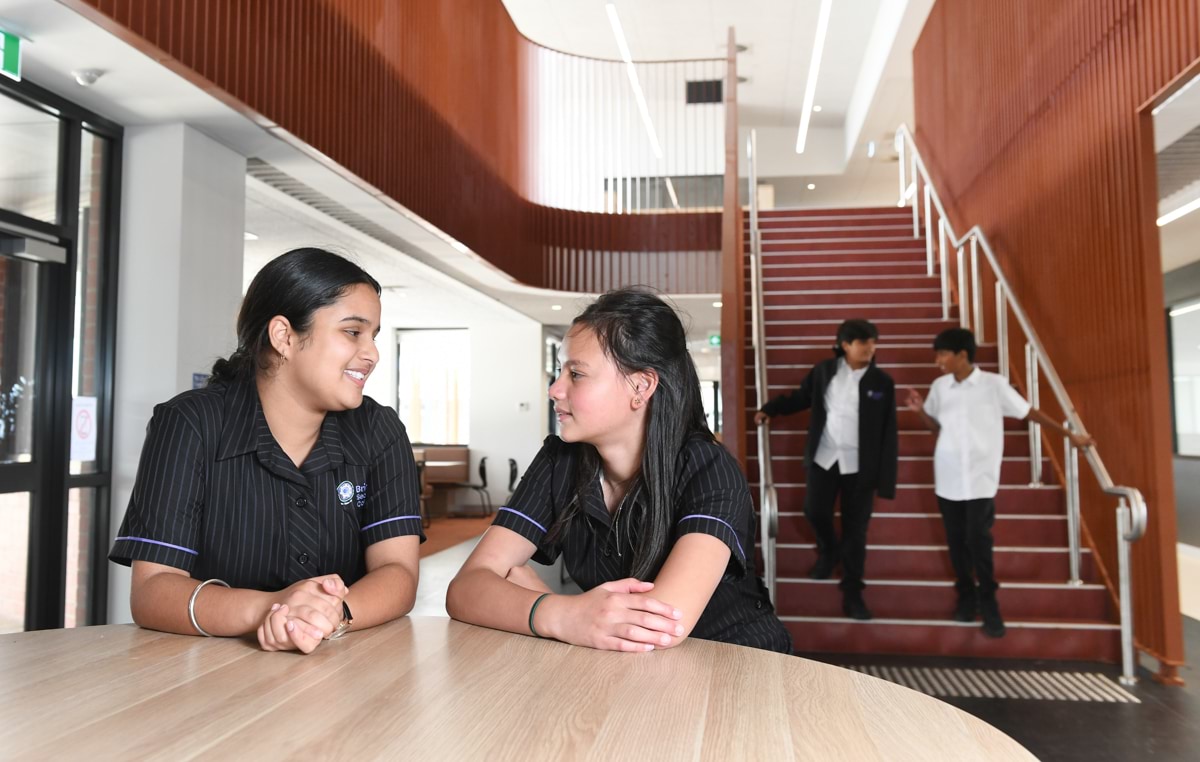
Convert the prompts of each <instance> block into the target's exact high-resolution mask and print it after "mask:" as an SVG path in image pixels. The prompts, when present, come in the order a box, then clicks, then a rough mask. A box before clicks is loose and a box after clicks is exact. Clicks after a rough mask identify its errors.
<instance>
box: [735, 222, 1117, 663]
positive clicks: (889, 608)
mask: <svg viewBox="0 0 1200 762" xmlns="http://www.w3.org/2000/svg"><path fill="white" fill-rule="evenodd" d="M759 229H760V230H761V231H762V242H763V305H764V316H765V328H766V337H767V364H768V372H767V382H768V385H769V387H770V392H769V393H770V395H771V396H772V397H773V396H775V395H777V394H780V393H783V392H785V391H788V390H790V389H793V388H795V387H796V386H797V385H799V383H800V381H801V379H803V377H804V374H805V373H807V372H808V370H809V369H810V368H811V367H812V366H813V365H814V364H816V363H817V362H819V361H821V360H823V359H825V358H827V357H829V356H830V355H831V348H832V346H833V336H834V334H835V332H836V330H837V326H838V324H839V323H841V321H843V320H846V319H848V318H855V317H857V318H866V319H868V320H871V321H872V322H874V323H875V324H876V325H877V326H878V328H879V331H880V334H881V336H880V340H879V350H878V354H877V356H876V357H877V362H878V364H879V365H880V367H882V368H883V369H884V370H886V371H887V372H888V373H890V374H891V375H892V377H893V378H894V379H895V380H896V387H897V403H898V404H899V405H900V406H901V409H900V411H899V416H898V418H899V427H900V486H899V488H898V489H897V495H896V499H895V500H894V501H892V500H877V501H876V503H875V513H874V516H873V518H872V520H871V526H870V530H869V532H868V536H867V545H868V549H867V564H866V581H867V590H866V591H865V598H866V601H867V605H868V606H870V608H871V609H872V611H873V612H874V614H875V619H874V620H872V621H869V622H858V621H854V620H851V619H847V618H845V617H844V616H843V615H842V611H841V594H840V591H839V590H838V588H837V581H838V580H837V578H836V574H835V578H834V579H831V580H821V581H816V580H810V579H808V577H807V576H806V575H807V573H808V570H809V568H810V567H811V566H812V564H813V562H814V560H815V558H816V553H815V548H814V543H813V533H812V530H811V528H810V527H809V525H808V522H807V521H806V520H805V518H804V514H803V510H804V508H803V506H804V481H805V477H804V465H803V457H804V448H805V441H806V438H807V433H806V432H807V429H808V414H807V413H801V414H798V415H793V416H787V417H782V418H776V419H775V420H774V421H772V425H771V449H772V454H773V458H774V460H773V468H774V478H775V484H776V487H777V489H778V493H779V510H780V516H779V536H778V538H777V557H776V561H777V569H778V574H777V576H778V581H777V592H776V597H777V599H778V600H777V608H778V610H779V614H780V616H781V617H782V618H783V619H784V621H785V622H786V623H787V625H788V628H789V629H790V630H791V632H792V637H793V639H794V640H795V644H796V650H797V651H798V652H801V653H803V652H813V651H828V652H843V653H892V654H927V655H952V656H980V657H1013V658H1026V659H1028V658H1048V659H1098V660H1106V661H1115V660H1116V659H1117V658H1118V654H1119V651H1118V649H1119V645H1120V634H1119V629H1118V627H1117V625H1116V624H1115V621H1116V619H1115V615H1114V612H1113V611H1112V610H1111V609H1112V606H1111V604H1110V599H1109V596H1108V593H1107V591H1106V590H1105V588H1104V586H1103V585H1102V584H1101V583H1100V578H1099V576H1098V575H1097V573H1096V570H1095V567H1094V565H1093V563H1092V558H1091V553H1090V551H1089V550H1087V549H1086V548H1085V550H1084V551H1083V557H1082V575H1081V576H1082V579H1083V582H1084V584H1083V585H1080V586H1072V585H1070V584H1069V583H1068V581H1067V580H1068V577H1069V571H1068V568H1069V566H1068V553H1067V519H1066V502H1065V499H1064V494H1063V491H1062V489H1061V488H1060V487H1059V486H1057V485H1054V484H1047V485H1045V486H1040V487H1031V486H1029V479H1030V463H1029V437H1028V433H1027V429H1026V428H1025V427H1024V426H1023V425H1021V424H1020V422H1017V421H1010V422H1009V424H1008V431H1007V433H1006V436H1005V460H1004V465H1003V468H1002V469H1001V482H1002V486H1001V488H1000V494H999V495H998V496H997V498H996V514H997V516H996V524H995V528H994V535H995V538H996V549H995V562H996V573H997V577H998V579H999V580H1000V583H1001V590H1000V593H999V598H1000V606H1001V611H1002V612H1003V613H1004V616H1005V619H1006V622H1007V625H1008V634H1007V635H1006V636H1005V637H1004V638H1001V639H997V640H993V639H991V638H988V637H985V636H984V635H983V633H982V632H981V631H980V629H979V624H978V623H976V624H970V625H968V624H962V623H958V622H954V621H952V620H951V619H950V612H951V611H952V610H953V608H954V602H955V597H954V588H953V584H952V579H953V574H952V571H951V568H950V559H949V557H948V555H947V553H946V547H945V533H944V532H943V530H942V523H941V516H940V515H939V514H938V508H937V501H936V500H935V498H934V493H933V457H932V456H933V446H934V438H933V435H932V434H930V433H929V432H927V431H926V430H925V429H924V427H923V426H921V424H920V422H919V420H918V418H917V416H916V415H914V414H913V413H911V412H909V411H908V410H906V409H904V407H903V406H904V401H905V399H906V398H907V390H908V388H916V389H917V390H918V391H920V392H921V394H922V395H925V394H926V393H927V392H928V389H929V385H930V384H931V383H932V382H933V380H934V379H935V378H936V377H937V375H938V370H937V368H936V367H935V366H934V364H933V350H932V348H931V345H932V343H933V337H934V336H935V335H936V334H937V333H938V332H939V331H941V330H943V329H944V328H949V327H953V326H955V325H957V324H958V323H957V314H955V313H952V314H951V320H948V321H947V320H943V319H942V307H941V290H940V289H941V286H940V281H939V279H938V278H937V277H928V276H927V275H926V260H925V241H924V239H923V238H914V237H913V226H912V216H911V213H910V212H909V210H907V209H905V210H900V209H896V208H894V207H893V208H883V209H830V210H803V211H799V210H777V211H767V212H760V214H759ZM746 245H747V248H749V246H750V238H749V226H748V222H747V229H746ZM748 278H749V272H747V281H746V288H747V303H749V280H748ZM746 321H747V335H749V334H750V331H749V322H750V314H749V311H747V313H746ZM977 362H978V364H979V365H980V366H981V367H982V368H984V369H985V370H991V371H996V370H997V356H996V348H995V346H984V347H981V348H980V352H979V355H978V357H977ZM745 367H746V376H745V380H746V384H747V389H748V390H749V391H748V395H747V399H748V400H750V401H751V403H752V402H753V400H754V391H753V390H754V356H753V353H752V350H750V349H746V350H745ZM753 412H754V411H753V409H747V410H746V411H744V414H745V416H746V421H747V432H748V433H747V439H746V446H747V452H748V453H749V459H748V462H747V466H748V469H747V470H748V473H749V474H750V477H751V483H752V485H755V484H756V482H757V478H758V462H757V441H756V435H755V427H754V424H753V421H752V416H753ZM1043 474H1044V477H1043V478H1044V479H1046V480H1047V481H1052V480H1053V471H1052V470H1051V469H1050V467H1049V463H1048V461H1047V462H1046V463H1044V464H1043ZM754 491H755V498H756V499H757V488H756V487H755V489H754Z"/></svg>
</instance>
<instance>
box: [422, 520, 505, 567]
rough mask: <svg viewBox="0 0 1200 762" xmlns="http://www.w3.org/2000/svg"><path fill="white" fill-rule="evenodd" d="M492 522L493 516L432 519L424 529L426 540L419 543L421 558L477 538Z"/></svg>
mask: <svg viewBox="0 0 1200 762" xmlns="http://www.w3.org/2000/svg"><path fill="white" fill-rule="evenodd" d="M493 521H495V516H481V517H471V518H442V519H433V520H432V521H430V523H429V526H428V527H426V528H425V538H426V539H425V542H423V543H421V554H420V555H421V558H427V557H428V556H431V555H433V554H434V553H439V552H441V551H443V550H446V549H447V548H453V547H454V546H455V545H461V544H462V543H464V542H466V541H467V540H471V539H474V538H477V537H479V536H480V535H482V534H483V533H484V532H486V531H487V528H488V527H490V526H491V525H492V522H493Z"/></svg>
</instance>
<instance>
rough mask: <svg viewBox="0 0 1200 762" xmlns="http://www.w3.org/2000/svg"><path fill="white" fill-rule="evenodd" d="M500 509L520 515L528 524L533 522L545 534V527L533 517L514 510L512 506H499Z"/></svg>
mask: <svg viewBox="0 0 1200 762" xmlns="http://www.w3.org/2000/svg"><path fill="white" fill-rule="evenodd" d="M500 510H502V511H508V512H509V513H515V514H517V515H518V516H520V517H521V518H523V519H525V520H526V521H528V522H529V523H530V524H533V525H534V526H535V527H537V528H538V529H540V530H542V534H545V533H546V532H547V531H548V530H547V529H546V527H544V526H542V525H541V524H539V523H537V522H536V521H534V520H533V519H531V518H529V517H528V516H526V515H525V514H523V513H521V512H520V511H518V510H515V509H513V508H505V507H501V508H500Z"/></svg>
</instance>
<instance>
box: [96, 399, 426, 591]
mask: <svg viewBox="0 0 1200 762" xmlns="http://www.w3.org/2000/svg"><path fill="white" fill-rule="evenodd" d="M401 535H419V536H420V537H421V540H422V541H424V539H425V535H424V533H422V531H421V518H420V511H419V510H418V487H417V467H416V463H415V462H414V461H413V455H412V447H411V445H410V444H409V441H408V435H407V434H406V433H405V431H404V425H403V424H402V423H401V422H400V419H399V418H398V417H397V416H396V413H395V411H393V410H392V409H391V408H386V407H383V406H382V405H380V404H379V403H377V402H375V401H374V400H372V399H371V398H370V397H364V398H363V404H362V405H361V406H360V407H358V408H357V409H354V410H345V411H341V412H336V413H328V414H327V415H326V416H325V421H324V423H322V425H321V432H320V434H319V436H318V438H317V443H316V445H314V446H313V449H312V452H310V453H309V455H308V458H307V459H306V460H305V461H304V464H303V466H301V467H300V468H296V466H295V464H293V463H292V461H291V459H290V458H289V457H288V456H287V455H286V454H284V452H283V450H282V448H280V446H279V443H278V442H276V441H275V437H274V436H272V435H271V430H270V429H269V428H268V427H267V419H266V417H265V416H264V415H263V411H262V405H261V404H260V403H259V400H258V390H257V388H256V387H255V385H254V384H253V382H251V383H232V384H228V385H226V384H215V385H213V386H210V387H208V388H206V389H199V390H195V391H188V392H184V393H183V394H180V395H179V396H177V397H175V398H174V399H172V400H171V401H169V402H165V403H163V404H161V405H158V406H157V407H155V408H154V415H153V417H152V418H151V419H150V425H149V426H148V427H147V430H146V441H145V444H144V445H143V446H142V457H141V461H140V463H139V465H138V471H137V480H136V481H135V483H134V486H133V494H132V496H131V497H130V499H129V509H128V511H127V512H126V514H125V520H124V521H123V522H122V523H121V530H120V532H119V533H118V536H117V539H116V542H115V543H114V544H113V548H112V552H111V553H109V559H110V560H112V561H115V562H117V563H119V564H125V565H130V564H132V562H133V561H151V562H154V563H159V564H165V565H167V566H173V567H175V568H178V569H183V570H184V571H186V572H188V573H189V574H190V575H191V576H192V577H194V578H196V579H210V578H213V577H216V578H218V579H222V580H224V581H226V582H228V583H229V584H230V585H232V586H234V587H241V588H249V589H255V590H281V589H283V588H285V587H287V586H288V585H290V584H292V583H294V582H297V581H299V580H301V579H306V578H309V577H315V576H319V575H322V574H331V573H337V574H339V575H341V577H342V579H343V580H344V581H345V582H346V584H347V585H350V584H353V583H354V582H355V581H357V580H358V579H359V578H360V577H362V576H363V575H364V574H366V559H365V556H364V551H365V548H366V547H367V546H368V545H371V544H372V543H376V542H380V541H382V540H386V539H389V538H392V537H399V536H401Z"/></svg>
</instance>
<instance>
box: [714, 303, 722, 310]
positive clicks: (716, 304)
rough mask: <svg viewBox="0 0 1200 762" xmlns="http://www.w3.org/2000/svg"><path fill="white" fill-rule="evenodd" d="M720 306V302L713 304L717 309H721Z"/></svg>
mask: <svg viewBox="0 0 1200 762" xmlns="http://www.w3.org/2000/svg"><path fill="white" fill-rule="evenodd" d="M721 304H722V302H713V306H714V307H717V308H718V309H719V308H720V307H721Z"/></svg>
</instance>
